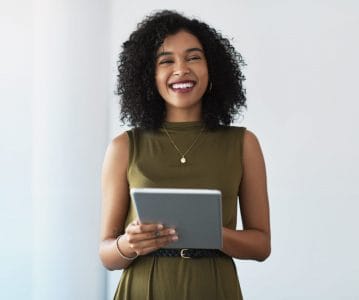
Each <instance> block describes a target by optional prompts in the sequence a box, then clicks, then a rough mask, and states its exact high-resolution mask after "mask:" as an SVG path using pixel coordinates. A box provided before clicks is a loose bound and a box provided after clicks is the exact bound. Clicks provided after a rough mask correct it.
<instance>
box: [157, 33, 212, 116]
mask: <svg viewBox="0 0 359 300" xmlns="http://www.w3.org/2000/svg"><path fill="white" fill-rule="evenodd" d="M207 85H208V68H207V61H206V57H205V56H204V51H203V47H202V45H201V43H200V42H199V40H198V39H197V38H196V37H195V36H194V35H192V34H190V33H188V32H186V31H179V32H178V33H176V34H174V35H170V36H168V37H167V38H165V40H164V42H163V44H162V45H161V47H160V48H159V49H158V51H157V61H156V86H157V89H158V91H159V93H160V95H161V96H162V98H163V99H164V101H165V102H166V112H167V116H168V115H169V114H171V113H184V114H186V113H187V114H188V113H189V114H199V116H200V113H201V99H202V96H203V94H204V93H205V91H206V89H207Z"/></svg>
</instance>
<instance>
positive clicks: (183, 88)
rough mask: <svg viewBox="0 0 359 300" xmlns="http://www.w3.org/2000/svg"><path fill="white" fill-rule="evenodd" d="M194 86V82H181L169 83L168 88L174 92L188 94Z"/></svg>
mask: <svg viewBox="0 0 359 300" xmlns="http://www.w3.org/2000/svg"><path fill="white" fill-rule="evenodd" d="M195 85H196V82H195V81H181V82H175V83H171V84H170V85H169V86H170V88H171V89H172V90H173V91H175V92H182V93H183V92H189V91H191V90H192V89H193V87H194V86H195Z"/></svg>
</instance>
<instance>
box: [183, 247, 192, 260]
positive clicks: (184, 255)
mask: <svg viewBox="0 0 359 300" xmlns="http://www.w3.org/2000/svg"><path fill="white" fill-rule="evenodd" d="M187 250H188V249H185V248H184V249H181V252H180V254H181V257H182V258H192V257H191V256H187V255H186V254H185V251H187Z"/></svg>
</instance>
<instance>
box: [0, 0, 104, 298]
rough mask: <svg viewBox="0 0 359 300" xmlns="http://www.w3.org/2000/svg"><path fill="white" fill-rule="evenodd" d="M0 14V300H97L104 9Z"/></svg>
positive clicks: (8, 8)
mask: <svg viewBox="0 0 359 300" xmlns="http://www.w3.org/2000/svg"><path fill="white" fill-rule="evenodd" d="M0 12H1V24H0V25H1V26H0V30H1V37H2V39H1V55H0V62H1V68H0V75H1V80H0V87H1V91H0V92H1V94H0V99H1V118H0V120H1V139H0V141H1V155H0V160H1V161H0V162H1V167H0V179H1V181H0V186H1V190H0V199H1V208H0V228H1V229H0V230H1V247H0V259H1V261H0V263H1V269H0V274H1V277H0V299H7V300H12V299H16V300H17V299H34V300H43V299H50V298H51V299H61V300H62V299H69V300H72V299H74V300H75V299H76V300H77V299H104V298H105V295H106V290H105V279H106V278H105V271H104V268H103V267H102V265H101V262H100V260H99V257H98V245H99V220H100V199H101V193H100V171H101V164H102V160H103V154H104V151H105V147H106V143H107V132H108V125H107V119H108V116H107V114H108V106H107V100H108V97H109V95H110V92H108V81H109V78H108V69H109V41H108V37H109V34H108V32H109V31H108V28H109V26H108V19H109V18H108V15H109V7H108V2H107V1H91V2H89V1H87V0H76V1H71V0H62V1H56V0H53V1H51V0H35V1H21V0H18V1H7V2H1V6H0ZM3 33H4V34H3Z"/></svg>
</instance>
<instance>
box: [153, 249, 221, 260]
mask: <svg viewBox="0 0 359 300" xmlns="http://www.w3.org/2000/svg"><path fill="white" fill-rule="evenodd" d="M147 255H149V256H157V257H158V256H168V257H182V258H201V257H222V256H226V254H224V253H223V252H222V251H220V250H217V249H186V248H184V249H167V248H161V249H158V250H156V251H153V252H151V253H148V254H147Z"/></svg>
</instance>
